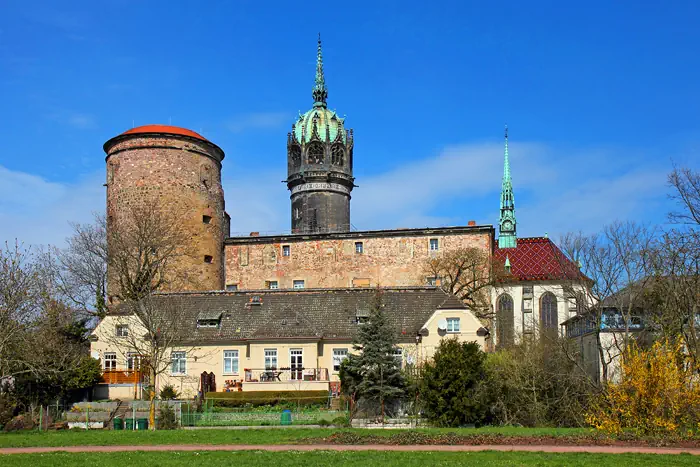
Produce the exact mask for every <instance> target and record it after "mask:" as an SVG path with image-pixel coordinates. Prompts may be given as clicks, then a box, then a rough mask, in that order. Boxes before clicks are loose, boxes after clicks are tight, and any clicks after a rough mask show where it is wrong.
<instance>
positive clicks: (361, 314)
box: [355, 310, 369, 324]
mask: <svg viewBox="0 0 700 467" xmlns="http://www.w3.org/2000/svg"><path fill="white" fill-rule="evenodd" d="M367 322H369V310H357V311H356V312H355V324H364V323H367Z"/></svg>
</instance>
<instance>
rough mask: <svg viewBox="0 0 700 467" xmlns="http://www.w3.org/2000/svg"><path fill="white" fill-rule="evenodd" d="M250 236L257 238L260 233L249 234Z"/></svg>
mask: <svg viewBox="0 0 700 467" xmlns="http://www.w3.org/2000/svg"><path fill="white" fill-rule="evenodd" d="M250 236H251V237H259V236H260V232H251V233H250Z"/></svg>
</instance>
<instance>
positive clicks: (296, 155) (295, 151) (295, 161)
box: [289, 145, 301, 168]
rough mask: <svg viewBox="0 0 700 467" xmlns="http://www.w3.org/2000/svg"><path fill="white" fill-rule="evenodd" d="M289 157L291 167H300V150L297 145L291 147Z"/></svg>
mask: <svg viewBox="0 0 700 467" xmlns="http://www.w3.org/2000/svg"><path fill="white" fill-rule="evenodd" d="M289 155H290V157H291V158H292V166H293V167H295V168H296V167H299V166H300V165H301V148H300V147H299V146H297V145H294V146H292V147H291V149H290V150H289Z"/></svg>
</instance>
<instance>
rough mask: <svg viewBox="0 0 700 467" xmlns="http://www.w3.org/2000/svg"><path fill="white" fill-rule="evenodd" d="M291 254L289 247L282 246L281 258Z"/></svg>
mask: <svg viewBox="0 0 700 467" xmlns="http://www.w3.org/2000/svg"><path fill="white" fill-rule="evenodd" d="M291 253H292V250H291V248H290V246H289V245H282V256H289V255H291Z"/></svg>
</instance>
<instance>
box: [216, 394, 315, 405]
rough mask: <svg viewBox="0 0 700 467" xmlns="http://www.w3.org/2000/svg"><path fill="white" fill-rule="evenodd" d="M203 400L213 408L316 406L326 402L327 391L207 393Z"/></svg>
mask: <svg viewBox="0 0 700 467" xmlns="http://www.w3.org/2000/svg"><path fill="white" fill-rule="evenodd" d="M205 399H207V400H208V401H211V402H210V403H211V404H212V406H213V407H240V406H244V405H253V406H256V405H281V404H289V405H317V404H326V403H327V402H328V391H248V392H245V391H235V392H208V393H206V395H205Z"/></svg>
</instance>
